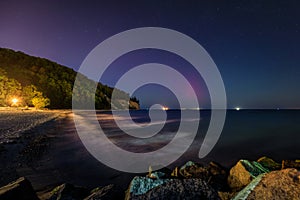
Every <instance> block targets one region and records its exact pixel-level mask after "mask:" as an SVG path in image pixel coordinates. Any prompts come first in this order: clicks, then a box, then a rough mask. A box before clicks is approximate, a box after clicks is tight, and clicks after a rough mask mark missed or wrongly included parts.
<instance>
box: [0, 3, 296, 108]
mask: <svg viewBox="0 0 300 200" xmlns="http://www.w3.org/2000/svg"><path fill="white" fill-rule="evenodd" d="M107 2H110V3H105V2H104V1H98V2H96V1H76V2H75V1H58V0H57V1H53V0H45V1H38V0H36V1H32V0H28V1H22V0H20V1H16V0H2V1H0V47H5V48H10V49H13V50H18V51H23V52H25V53H27V54H30V55H34V56H39V57H44V58H48V59H50V60H52V61H55V62H57V63H59V64H62V65H65V66H68V67H71V68H74V69H75V70H77V69H78V68H79V66H80V65H81V63H82V61H83V60H84V58H85V57H86V56H87V54H88V53H89V52H90V51H91V50H92V49H93V48H94V47H95V46H96V45H98V44H99V43H100V42H102V41H103V40H105V39H107V38H108V37H110V36H112V35H114V34H117V33H119V32H121V31H125V30H128V29H132V28H138V27H148V26H155V27H164V28H169V29H174V30H176V31H180V32H182V33H184V34H186V35H188V36H190V37H191V38H193V39H195V40H196V41H197V42H198V43H199V44H201V45H202V46H203V47H204V48H205V49H206V50H207V52H208V53H209V54H210V56H211V57H212V58H213V60H214V62H215V63H216V65H217V66H218V68H219V71H220V73H221V75H222V78H223V81H224V84H225V89H226V93H227V101H228V107H229V108H234V107H236V106H239V107H241V108H300V92H299V86H300V56H299V52H300V12H299V8H300V2H299V1H298V0H294V1H292V0H286V1H284V0H283V1H272V0H270V1H243V0H236V1H205V2H206V3H203V2H204V1H201V3H199V2H196V1H195V2H192V1H189V3H186V2H185V1H170V0H167V1H130V3H128V2H127V3H125V2H123V1H120V2H113V1H107ZM148 62H158V63H163V64H166V65H169V66H172V67H173V68H175V69H177V70H178V71H180V72H181V73H182V74H183V75H184V76H186V77H187V79H188V80H190V82H191V84H192V85H193V87H194V89H195V90H196V91H197V95H198V98H199V102H200V107H203V108H208V107H209V106H210V100H209V94H208V92H207V88H206V86H205V83H204V82H203V80H202V78H201V76H200V75H197V74H196V73H195V72H194V70H193V67H192V66H190V65H189V63H187V62H186V61H185V60H183V59H181V58H179V57H178V56H176V55H174V54H172V53H168V52H164V51H160V50H139V51H136V52H131V53H128V54H127V55H124V56H122V57H120V58H119V59H117V60H116V61H115V62H114V63H113V64H112V65H111V66H110V68H109V69H108V70H107V72H106V74H105V76H104V77H102V78H101V80H100V81H101V82H103V83H104V84H108V85H110V86H113V85H114V84H115V83H116V81H117V80H118V78H119V77H120V75H122V73H125V72H126V71H127V70H129V69H130V68H131V67H133V66H136V65H139V64H143V63H148ZM174 84H176V81H174ZM178 87H179V88H180V85H179V86H178ZM134 95H136V96H137V97H138V98H139V99H140V101H141V105H142V107H144V108H145V107H148V106H149V105H151V104H153V103H162V104H164V105H167V106H169V107H174V108H175V107H177V101H176V100H175V99H174V95H173V94H172V93H171V92H170V91H168V90H167V88H163V87H160V86H157V85H152V86H150V85H148V86H145V87H142V88H140V89H139V90H138V91H136V93H134Z"/></svg>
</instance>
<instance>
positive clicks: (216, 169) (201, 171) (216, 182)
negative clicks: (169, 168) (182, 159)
mask: <svg viewBox="0 0 300 200" xmlns="http://www.w3.org/2000/svg"><path fill="white" fill-rule="evenodd" d="M175 170H176V169H175ZM175 170H174V172H175ZM174 172H173V173H174ZM174 174H175V173H174ZM179 174H180V175H181V177H184V178H201V179H202V180H204V181H206V182H209V183H210V185H211V186H212V187H213V188H214V189H216V190H224V189H227V188H226V186H227V172H226V170H225V169H224V168H223V167H221V166H220V165H219V164H217V163H215V162H210V163H209V165H208V166H202V165H200V164H197V163H194V162H191V161H189V162H187V163H186V164H185V165H183V166H182V167H181V168H180V169H179ZM179 177H180V176H179Z"/></svg>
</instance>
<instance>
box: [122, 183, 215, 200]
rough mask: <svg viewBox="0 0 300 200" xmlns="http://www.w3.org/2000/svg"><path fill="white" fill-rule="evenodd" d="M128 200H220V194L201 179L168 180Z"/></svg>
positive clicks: (132, 195) (129, 197) (130, 195)
mask: <svg viewBox="0 0 300 200" xmlns="http://www.w3.org/2000/svg"><path fill="white" fill-rule="evenodd" d="M127 199H132V200H147V199H157V200H159V199H212V200H214V199H220V198H219V196H218V193H217V192H216V191H215V190H214V189H213V188H212V187H211V186H210V185H209V184H207V183H206V182H205V181H203V180H202V179H199V178H189V179H168V181H167V182H165V183H164V184H161V185H159V186H157V187H154V188H152V189H150V190H148V191H147V192H146V193H143V194H139V195H137V194H133V193H130V194H129V195H127Z"/></svg>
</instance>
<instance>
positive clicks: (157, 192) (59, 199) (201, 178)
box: [0, 157, 300, 200]
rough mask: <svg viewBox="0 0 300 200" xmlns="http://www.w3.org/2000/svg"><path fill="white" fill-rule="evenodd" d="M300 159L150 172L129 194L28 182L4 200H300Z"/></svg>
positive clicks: (9, 190)
mask: <svg viewBox="0 0 300 200" xmlns="http://www.w3.org/2000/svg"><path fill="white" fill-rule="evenodd" d="M299 169H300V160H294V161H292V160H283V161H282V162H281V163H277V162H275V161H274V160H272V159H270V158H267V157H262V158H260V159H258V160H257V161H249V160H239V161H238V162H237V163H236V164H235V165H234V166H233V167H232V168H231V169H229V170H228V169H225V168H223V167H222V166H220V165H219V164H217V163H214V162H211V163H209V164H208V165H207V166H203V165H201V164H197V163H194V162H191V161H189V162H187V163H186V164H185V165H183V166H181V167H176V168H175V169H173V170H170V169H167V168H164V169H162V170H160V171H155V172H152V171H151V170H149V173H148V175H146V176H136V177H134V179H133V180H132V181H131V183H130V185H129V187H128V190H127V191H120V190H119V189H118V188H116V187H115V186H114V185H107V186H104V187H98V188H95V189H93V190H89V189H87V188H84V187H79V186H74V185H72V184H68V183H64V184H62V185H59V186H57V187H55V188H53V189H50V190H48V191H43V192H38V193H36V192H35V191H34V190H33V189H32V186H31V184H30V182H29V181H28V180H26V178H23V177H22V178H19V179H18V180H17V181H15V182H12V183H10V184H8V185H6V186H3V187H2V188H0V199H42V200H46V199H47V200H66V199H68V200H69V199H72V200H79V199H84V200H96V199H124V195H125V199H126V200H130V199H132V200H141V199H142V200H146V199H218V200H219V199H221V200H229V199H232V200H243V199H245V200H246V199H247V200H250V199H278V200H279V199H280V200H281V199H300V171H299ZM120 193H122V194H120Z"/></svg>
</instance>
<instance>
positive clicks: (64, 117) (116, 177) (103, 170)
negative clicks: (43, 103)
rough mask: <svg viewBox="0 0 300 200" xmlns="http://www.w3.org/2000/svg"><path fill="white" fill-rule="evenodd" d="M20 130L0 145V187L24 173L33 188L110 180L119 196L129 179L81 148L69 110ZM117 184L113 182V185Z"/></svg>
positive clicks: (96, 184) (100, 183)
mask: <svg viewBox="0 0 300 200" xmlns="http://www.w3.org/2000/svg"><path fill="white" fill-rule="evenodd" d="M57 113H59V115H57V117H55V118H53V119H51V120H49V121H47V122H45V123H42V124H39V125H37V126H35V127H34V128H31V129H30V130H26V131H24V132H22V133H20V137H18V138H16V139H15V140H14V142H10V143H6V144H2V146H1V147H0V148H1V152H0V160H1V164H0V170H1V176H0V186H3V185H6V184H7V183H9V182H11V181H13V180H15V179H17V178H19V177H22V176H25V177H26V178H27V179H28V180H29V181H30V182H31V183H32V186H33V188H34V189H35V190H36V191H45V190H47V189H53V187H55V186H57V185H59V184H62V183H71V184H74V185H79V186H84V187H87V188H89V189H93V188H95V187H99V186H106V185H108V184H111V183H113V184H114V185H115V190H116V191H119V193H120V198H122V197H123V195H124V191H125V190H126V189H127V187H128V185H129V183H130V181H131V180H132V178H133V177H134V176H135V175H137V174H128V173H122V172H119V171H116V170H114V169H111V168H109V167H107V166H105V165H103V164H101V163H100V162H99V161H97V160H96V159H94V158H93V157H92V156H91V155H90V154H89V152H88V151H87V150H86V149H85V148H84V146H83V144H82V143H81V141H80V139H79V137H78V135H77V133H76V131H75V126H74V122H73V118H72V115H73V114H72V112H71V111H57ZM116 183H117V184H116Z"/></svg>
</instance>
